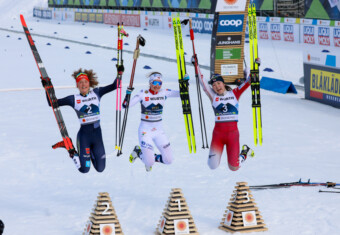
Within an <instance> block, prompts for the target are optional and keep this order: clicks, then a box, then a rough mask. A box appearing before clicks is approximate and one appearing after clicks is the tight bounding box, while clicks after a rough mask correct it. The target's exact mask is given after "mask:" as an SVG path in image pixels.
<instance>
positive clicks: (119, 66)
mask: <svg viewBox="0 0 340 235" xmlns="http://www.w3.org/2000/svg"><path fill="white" fill-rule="evenodd" d="M117 72H118V74H120V75H122V74H123V72H124V65H118V66H117Z"/></svg>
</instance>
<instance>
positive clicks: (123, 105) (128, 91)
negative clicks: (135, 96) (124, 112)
mask: <svg viewBox="0 0 340 235" xmlns="http://www.w3.org/2000/svg"><path fill="white" fill-rule="evenodd" d="M132 90H133V88H132V89H127V90H126V95H125V98H124V101H123V104H122V107H123V108H124V109H126V106H127V103H128V102H127V99H128V97H129V96H130V95H131V92H132Z"/></svg>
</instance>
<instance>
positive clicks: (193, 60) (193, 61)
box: [191, 54, 198, 65]
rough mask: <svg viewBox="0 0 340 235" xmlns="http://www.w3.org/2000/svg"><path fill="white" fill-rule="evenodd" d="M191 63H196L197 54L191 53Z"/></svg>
mask: <svg viewBox="0 0 340 235" xmlns="http://www.w3.org/2000/svg"><path fill="white" fill-rule="evenodd" d="M191 63H192V64H193V65H195V63H197V64H198V60H197V55H196V54H195V55H193V56H192V57H191Z"/></svg>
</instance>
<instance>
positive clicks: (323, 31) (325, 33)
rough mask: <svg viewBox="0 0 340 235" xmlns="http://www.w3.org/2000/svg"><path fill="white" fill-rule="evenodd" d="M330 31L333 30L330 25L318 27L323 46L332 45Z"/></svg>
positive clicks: (319, 39)
mask: <svg viewBox="0 0 340 235" xmlns="http://www.w3.org/2000/svg"><path fill="white" fill-rule="evenodd" d="M330 32H331V29H330V28H329V27H319V28H318V41H319V45H322V46H330V45H331V39H330V37H331V36H330Z"/></svg>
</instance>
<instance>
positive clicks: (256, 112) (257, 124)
mask: <svg viewBox="0 0 340 235" xmlns="http://www.w3.org/2000/svg"><path fill="white" fill-rule="evenodd" d="M248 31H249V47H250V48H249V53H250V78H251V96H252V111H253V128H254V144H255V146H257V144H258V143H259V144H260V145H262V142H263V138H262V117H261V98H260V79H259V65H260V60H259V58H258V46H257V27H256V7H255V3H253V4H249V6H248Z"/></svg>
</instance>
